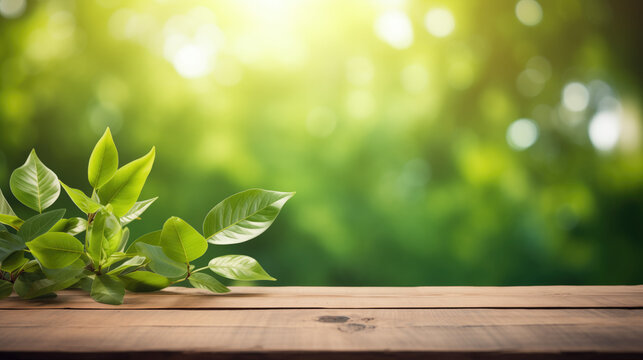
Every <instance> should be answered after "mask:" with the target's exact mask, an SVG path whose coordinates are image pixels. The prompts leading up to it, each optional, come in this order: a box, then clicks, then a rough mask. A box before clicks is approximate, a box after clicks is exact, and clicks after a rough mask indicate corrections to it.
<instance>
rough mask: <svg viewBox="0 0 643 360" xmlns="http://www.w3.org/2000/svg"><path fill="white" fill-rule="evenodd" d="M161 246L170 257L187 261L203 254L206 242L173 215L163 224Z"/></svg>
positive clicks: (206, 246)
mask: <svg viewBox="0 0 643 360" xmlns="http://www.w3.org/2000/svg"><path fill="white" fill-rule="evenodd" d="M161 247H162V248H163V251H164V252H165V254H166V255H167V256H168V257H169V258H170V259H173V260H176V261H180V262H182V263H189V262H190V261H192V260H196V259H198V258H199V257H201V255H203V254H205V251H206V250H207V249H208V243H207V241H205V239H204V238H203V236H202V235H201V234H199V232H198V231H196V230H195V229H194V228H193V227H192V226H190V224H188V223H186V222H185V221H183V220H181V219H179V218H178V217H176V216H173V217H171V218H169V219H168V220H167V221H166V222H165V224H163V230H162V231H161Z"/></svg>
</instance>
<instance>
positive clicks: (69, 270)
mask: <svg viewBox="0 0 643 360" xmlns="http://www.w3.org/2000/svg"><path fill="white" fill-rule="evenodd" d="M41 270H42V272H43V273H44V274H45V276H46V277H47V279H50V280H55V281H64V280H67V279H70V278H80V277H82V276H83V275H82V274H81V273H86V274H87V275H89V274H90V272H89V271H86V270H85V263H84V262H83V261H82V260H81V259H77V260H76V261H74V262H73V263H71V264H69V265H68V266H65V267H63V268H59V269H50V268H47V267H44V266H42V267H41Z"/></svg>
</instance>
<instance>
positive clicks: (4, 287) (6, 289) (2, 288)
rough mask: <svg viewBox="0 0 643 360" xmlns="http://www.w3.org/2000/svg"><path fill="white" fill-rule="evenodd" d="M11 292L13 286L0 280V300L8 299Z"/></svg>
mask: <svg viewBox="0 0 643 360" xmlns="http://www.w3.org/2000/svg"><path fill="white" fill-rule="evenodd" d="M12 291H13V284H12V283H10V282H8V281H6V280H0V299H4V298H6V297H9V295H11V292H12Z"/></svg>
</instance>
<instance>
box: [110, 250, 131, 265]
mask: <svg viewBox="0 0 643 360" xmlns="http://www.w3.org/2000/svg"><path fill="white" fill-rule="evenodd" d="M132 257H134V255H129V254H125V253H124V252H119V251H117V252H115V253H113V254H112V255H110V256H109V258H107V260H106V261H105V262H104V263H103V268H107V267H109V266H112V265H113V264H116V263H117V262H119V261H123V260H127V259H131V258H132Z"/></svg>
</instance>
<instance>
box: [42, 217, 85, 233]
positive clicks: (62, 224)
mask: <svg viewBox="0 0 643 360" xmlns="http://www.w3.org/2000/svg"><path fill="white" fill-rule="evenodd" d="M86 229H87V220H85V219H83V218H79V217H73V218H69V219H60V220H58V222H57V223H56V225H54V226H53V227H52V228H51V229H50V230H49V231H51V232H64V233H67V234H69V235H77V234H80V233H81V232H83V231H85V230H86Z"/></svg>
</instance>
